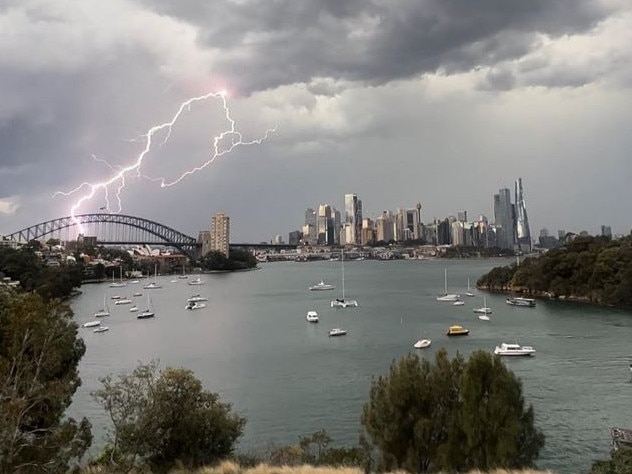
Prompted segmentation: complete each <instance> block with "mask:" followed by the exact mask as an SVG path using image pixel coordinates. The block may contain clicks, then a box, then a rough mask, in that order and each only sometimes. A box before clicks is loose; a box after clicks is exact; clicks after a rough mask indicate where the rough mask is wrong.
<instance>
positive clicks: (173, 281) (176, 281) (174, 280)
mask: <svg viewBox="0 0 632 474" xmlns="http://www.w3.org/2000/svg"><path fill="white" fill-rule="evenodd" d="M169 283H178V280H177V279H173V280H171V281H170V282H169Z"/></svg>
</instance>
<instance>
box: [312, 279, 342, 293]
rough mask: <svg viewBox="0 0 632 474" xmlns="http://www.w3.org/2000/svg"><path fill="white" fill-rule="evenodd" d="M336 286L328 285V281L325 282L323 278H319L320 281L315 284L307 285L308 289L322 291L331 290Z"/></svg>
mask: <svg viewBox="0 0 632 474" xmlns="http://www.w3.org/2000/svg"><path fill="white" fill-rule="evenodd" d="M335 288H336V287H335V286H334V285H330V284H329V283H325V281H324V280H320V283H317V284H316V285H312V286H310V287H309V289H310V291H324V290H333V289H335Z"/></svg>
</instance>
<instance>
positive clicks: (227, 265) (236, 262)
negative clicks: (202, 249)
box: [200, 249, 257, 271]
mask: <svg viewBox="0 0 632 474" xmlns="http://www.w3.org/2000/svg"><path fill="white" fill-rule="evenodd" d="M200 266H201V267H202V268H203V269H204V270H219V271H229V270H246V269H248V268H254V267H256V266H257V259H256V258H255V256H254V255H253V254H251V253H250V252H248V251H247V250H241V249H233V250H231V251H230V255H229V256H228V257H226V255H224V254H223V253H222V252H220V251H218V250H211V251H210V252H209V253H207V254H206V255H205V256H204V257H202V259H201V260H200Z"/></svg>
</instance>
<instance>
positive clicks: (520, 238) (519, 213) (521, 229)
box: [515, 178, 531, 252]
mask: <svg viewBox="0 0 632 474" xmlns="http://www.w3.org/2000/svg"><path fill="white" fill-rule="evenodd" d="M515 198H516V204H515V212H516V243H517V244H518V248H519V249H520V250H523V251H527V252H530V251H531V231H530V230H529V218H528V217H527V205H526V204H525V201H524V191H523V189H522V178H518V179H517V180H516V183H515Z"/></svg>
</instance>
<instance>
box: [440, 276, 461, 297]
mask: <svg viewBox="0 0 632 474" xmlns="http://www.w3.org/2000/svg"><path fill="white" fill-rule="evenodd" d="M443 281H444V286H445V292H444V293H443V294H442V295H439V296H437V301H452V302H454V301H458V300H459V299H460V298H461V295H457V294H456V293H448V269H447V268H446V269H444V271H443Z"/></svg>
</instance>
